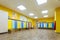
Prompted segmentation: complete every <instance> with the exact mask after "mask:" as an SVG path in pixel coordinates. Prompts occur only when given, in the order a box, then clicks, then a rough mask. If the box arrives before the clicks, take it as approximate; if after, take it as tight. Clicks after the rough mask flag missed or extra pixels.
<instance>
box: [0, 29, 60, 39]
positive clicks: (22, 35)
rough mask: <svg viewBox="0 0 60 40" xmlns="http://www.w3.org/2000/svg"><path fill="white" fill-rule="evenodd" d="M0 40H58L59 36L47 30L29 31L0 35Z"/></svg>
mask: <svg viewBox="0 0 60 40" xmlns="http://www.w3.org/2000/svg"><path fill="white" fill-rule="evenodd" d="M0 40H60V34H58V33H55V32H54V30H48V29H30V30H23V31H18V32H12V33H11V34H2V35H0Z"/></svg>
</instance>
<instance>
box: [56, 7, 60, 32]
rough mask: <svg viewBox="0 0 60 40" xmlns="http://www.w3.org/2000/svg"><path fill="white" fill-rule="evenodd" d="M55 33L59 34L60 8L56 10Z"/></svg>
mask: <svg viewBox="0 0 60 40" xmlns="http://www.w3.org/2000/svg"><path fill="white" fill-rule="evenodd" d="M55 12H56V32H60V7H58V8H56V10H55Z"/></svg>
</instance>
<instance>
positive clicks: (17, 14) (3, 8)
mask: <svg viewBox="0 0 60 40" xmlns="http://www.w3.org/2000/svg"><path fill="white" fill-rule="evenodd" d="M0 10H3V11H7V12H8V16H9V17H10V18H11V19H12V15H13V14H12V13H15V14H16V18H15V19H16V20H20V16H24V15H22V14H21V13H18V12H16V11H14V10H11V9H9V8H6V7H4V6H2V5H0ZM24 17H26V18H27V19H28V21H29V22H31V23H32V26H33V27H35V20H34V19H32V18H29V17H27V16H24ZM19 25H20V24H19V23H18V28H19ZM8 29H10V30H12V20H8Z"/></svg>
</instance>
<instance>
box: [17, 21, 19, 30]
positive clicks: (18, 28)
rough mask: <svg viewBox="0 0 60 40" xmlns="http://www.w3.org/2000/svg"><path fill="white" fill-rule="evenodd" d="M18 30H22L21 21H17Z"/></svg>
mask: <svg viewBox="0 0 60 40" xmlns="http://www.w3.org/2000/svg"><path fill="white" fill-rule="evenodd" d="M17 28H18V29H20V21H17Z"/></svg>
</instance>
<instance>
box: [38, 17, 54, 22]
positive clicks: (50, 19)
mask: <svg viewBox="0 0 60 40" xmlns="http://www.w3.org/2000/svg"><path fill="white" fill-rule="evenodd" d="M38 22H54V17H51V18H40V19H38Z"/></svg>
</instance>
